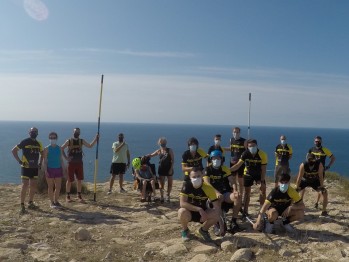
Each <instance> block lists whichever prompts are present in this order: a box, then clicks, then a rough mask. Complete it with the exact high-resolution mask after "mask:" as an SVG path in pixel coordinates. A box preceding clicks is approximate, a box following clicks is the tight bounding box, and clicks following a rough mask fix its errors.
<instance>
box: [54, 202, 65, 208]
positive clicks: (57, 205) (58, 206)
mask: <svg viewBox="0 0 349 262" xmlns="http://www.w3.org/2000/svg"><path fill="white" fill-rule="evenodd" d="M54 205H55V206H56V207H57V208H62V207H63V206H62V205H61V203H59V202H58V201H56V202H55V203H54Z"/></svg>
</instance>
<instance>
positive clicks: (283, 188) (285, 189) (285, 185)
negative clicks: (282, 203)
mask: <svg viewBox="0 0 349 262" xmlns="http://www.w3.org/2000/svg"><path fill="white" fill-rule="evenodd" d="M279 188H280V191H281V192H282V193H285V192H286V191H287V189H288V184H280V186H279Z"/></svg>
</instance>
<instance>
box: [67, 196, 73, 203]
mask: <svg viewBox="0 0 349 262" xmlns="http://www.w3.org/2000/svg"><path fill="white" fill-rule="evenodd" d="M65 202H68V203H70V202H73V200H71V198H70V196H66V198H65Z"/></svg>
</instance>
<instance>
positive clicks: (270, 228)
mask: <svg viewBox="0 0 349 262" xmlns="http://www.w3.org/2000/svg"><path fill="white" fill-rule="evenodd" d="M273 230H274V224H270V222H269V221H266V223H265V228H264V233H267V234H271V233H272V232H273Z"/></svg>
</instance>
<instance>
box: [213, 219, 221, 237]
mask: <svg viewBox="0 0 349 262" xmlns="http://www.w3.org/2000/svg"><path fill="white" fill-rule="evenodd" d="M213 233H214V234H215V235H216V236H217V237H218V236H220V234H221V229H220V227H219V223H218V222H217V223H216V224H214V225H213Z"/></svg>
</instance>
